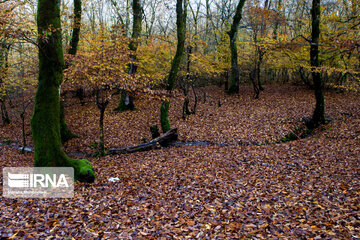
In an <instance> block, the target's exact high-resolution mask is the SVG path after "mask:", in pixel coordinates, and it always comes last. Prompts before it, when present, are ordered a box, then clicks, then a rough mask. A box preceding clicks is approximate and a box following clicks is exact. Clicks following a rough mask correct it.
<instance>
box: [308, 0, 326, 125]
mask: <svg viewBox="0 0 360 240" xmlns="http://www.w3.org/2000/svg"><path fill="white" fill-rule="evenodd" d="M311 21H312V31H311V48H310V64H311V67H312V76H313V81H314V89H315V98H316V106H315V110H314V113H313V116H312V127H317V126H319V125H320V124H323V123H325V100H324V82H323V80H322V79H321V76H320V72H319V71H318V69H316V68H317V67H319V65H320V64H319V37H320V0H313V3H312V8H311Z"/></svg>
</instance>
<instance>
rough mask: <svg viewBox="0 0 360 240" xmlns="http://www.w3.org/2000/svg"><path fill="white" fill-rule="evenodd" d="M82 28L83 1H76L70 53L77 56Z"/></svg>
mask: <svg viewBox="0 0 360 240" xmlns="http://www.w3.org/2000/svg"><path fill="white" fill-rule="evenodd" d="M80 27H81V0H74V25H73V31H72V37H71V40H70V48H69V51H68V53H69V54H72V55H76V52H77V49H78V44H79V39H80Z"/></svg>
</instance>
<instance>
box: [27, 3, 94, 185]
mask: <svg viewBox="0 0 360 240" xmlns="http://www.w3.org/2000/svg"><path fill="white" fill-rule="evenodd" d="M37 25H38V47H39V76H38V81H39V84H38V88H37V92H36V96H35V107H34V113H33V116H32V119H31V128H32V134H33V140H34V145H35V155H34V166H35V167H73V168H74V173H75V180H79V181H84V182H93V181H94V179H95V174H94V171H93V169H92V166H91V164H90V163H89V162H88V161H87V160H85V159H81V160H77V159H71V158H69V157H68V156H67V155H66V154H65V152H64V151H63V150H62V147H61V136H60V85H61V82H62V77H63V68H64V56H63V49H62V41H61V21H60V2H59V1H58V0H38V13H37Z"/></svg>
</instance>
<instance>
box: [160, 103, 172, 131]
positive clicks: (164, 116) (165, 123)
mask: <svg viewBox="0 0 360 240" xmlns="http://www.w3.org/2000/svg"><path fill="white" fill-rule="evenodd" d="M169 107H170V102H169V101H165V102H162V103H161V107H160V123H161V130H162V132H163V133H166V132H167V131H169V130H170V122H169Z"/></svg>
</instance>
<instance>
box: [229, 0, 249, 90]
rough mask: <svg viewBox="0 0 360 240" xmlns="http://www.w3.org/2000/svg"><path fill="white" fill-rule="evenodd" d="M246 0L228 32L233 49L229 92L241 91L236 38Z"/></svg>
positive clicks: (238, 9) (242, 0) (242, 1)
mask: <svg viewBox="0 0 360 240" xmlns="http://www.w3.org/2000/svg"><path fill="white" fill-rule="evenodd" d="M244 4H245V0H240V1H239V3H238V5H237V7H236V12H235V16H234V20H233V23H232V25H231V29H230V31H229V32H228V35H229V37H230V51H231V76H230V87H229V90H228V93H229V94H234V93H239V84H240V74H239V66H238V54H237V47H236V38H237V32H238V28H239V24H240V21H241V19H242V9H243V7H244Z"/></svg>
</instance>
